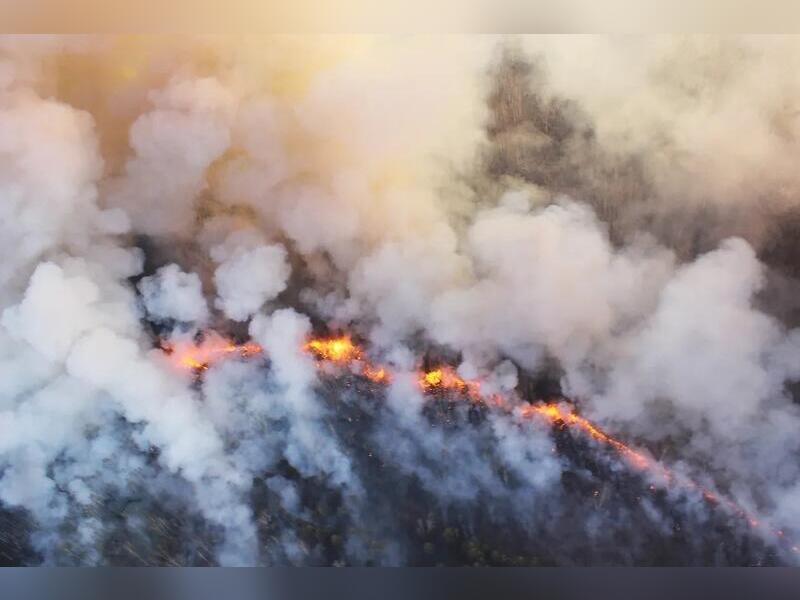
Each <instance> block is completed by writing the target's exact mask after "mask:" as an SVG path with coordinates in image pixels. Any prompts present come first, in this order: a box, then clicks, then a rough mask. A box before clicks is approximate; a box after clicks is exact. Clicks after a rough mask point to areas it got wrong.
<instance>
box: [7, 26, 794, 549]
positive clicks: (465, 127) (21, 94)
mask: <svg viewBox="0 0 800 600" xmlns="http://www.w3.org/2000/svg"><path fill="white" fill-rule="evenodd" d="M796 63H800V42H798V41H797V40H796V39H795V38H783V37H769V38H764V37H756V38H751V37H738V38H713V37H702V38H695V37H688V38H682V37H681V38H677V37H654V38H632V37H624V38H613V37H583V36H581V37H545V38H539V37H512V38H502V39H501V38H491V37H480V38H470V37H456V36H446V37H441V36H439V37H437V36H430V37H428V36H414V37H406V38H393V37H368V36H356V37H344V36H334V37H319V38H317V37H313V36H307V37H295V36H270V37H243V38H236V39H234V38H225V37H213V36H212V37H195V38H189V37H175V38H170V37H160V38H159V37H152V38H143V37H135V36H79V37H38V36H36V37H4V38H0V215H1V216H2V218H0V249H1V250H2V253H3V261H2V264H0V527H1V528H2V529H1V531H2V534H3V537H2V540H0V561H2V562H3V564H30V565H36V564H47V565H104V564H115V565H207V564H222V565H271V564H276V565H283V564H288V565H323V564H324V565H378V564H381V565H422V564H431V565H433V564H492V565H537V564H543V565H570V564H591V565H605V564H637V565H639V564H652V565H662V564H693V565H698V564H702V565H731V564H733V565H744V564H747V565H750V564H796V562H797V556H798V555H797V551H796V549H795V546H796V543H795V541H794V540H800V526H798V525H797V523H798V518H800V469H798V467H797V466H796V465H797V456H798V453H800V442H798V440H799V439H800V438H799V437H798V436H797V432H798V430H800V409H799V408H798V403H797V401H796V399H795V395H796V393H797V390H798V389H800V388H798V387H797V385H796V382H797V380H798V379H800V361H798V358H800V330H798V329H797V327H798V325H799V324H800V317H798V315H800V301H799V300H798V298H800V295H798V291H800V285H798V277H799V276H800V268H799V267H798V265H800V262H798V261H800V247H798V246H797V239H800V238H798V236H797V235H795V234H796V229H797V226H798V223H800V205H798V204H797V200H796V199H797V198H799V197H800V194H798V192H800V179H798V176H797V169H796V168H795V162H796V161H795V157H796V155H797V151H798V140H800V120H798V115H800V108H798V107H797V106H796V104H797V101H796V98H797V97H798V93H797V92H798V89H797V88H798V87H799V86H800V81H798V80H797V78H796V77H795V76H794V73H795V72H798V69H797V68H795V67H796V66H797V64H796Z"/></svg>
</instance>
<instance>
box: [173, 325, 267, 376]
mask: <svg viewBox="0 0 800 600" xmlns="http://www.w3.org/2000/svg"><path fill="white" fill-rule="evenodd" d="M161 349H162V350H163V351H164V353H165V354H167V355H168V356H169V360H170V363H172V364H173V365H174V366H175V367H176V368H179V369H191V370H193V371H196V372H200V371H206V370H207V369H208V368H209V366H210V365H211V364H213V363H215V362H217V361H219V360H220V359H222V358H225V357H227V356H232V355H237V354H238V355H239V356H241V357H243V358H248V357H250V356H254V355H256V354H259V353H261V352H262V350H263V349H262V348H261V346H259V345H258V344H256V343H254V342H247V343H245V344H234V343H233V342H231V341H229V340H226V339H225V338H223V337H222V336H219V335H216V334H212V335H207V336H206V337H205V338H204V339H203V341H202V342H200V343H195V342H192V341H189V340H181V341H175V342H161Z"/></svg>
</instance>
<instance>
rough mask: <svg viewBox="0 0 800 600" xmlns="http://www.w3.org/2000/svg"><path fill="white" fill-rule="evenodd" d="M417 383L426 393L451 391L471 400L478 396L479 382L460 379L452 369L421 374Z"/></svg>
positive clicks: (444, 368)
mask: <svg viewBox="0 0 800 600" xmlns="http://www.w3.org/2000/svg"><path fill="white" fill-rule="evenodd" d="M418 382H419V385H420V387H421V388H422V389H423V390H424V391H426V392H433V391H437V390H438V391H453V392H459V393H462V394H468V395H470V396H472V397H473V398H476V397H479V396H480V387H481V384H480V382H478V381H469V380H465V379H462V378H461V377H460V376H459V375H458V373H456V371H455V370H454V369H453V368H451V367H447V366H443V367H439V368H437V369H433V370H432V371H427V372H422V373H421V374H420V375H419V378H418Z"/></svg>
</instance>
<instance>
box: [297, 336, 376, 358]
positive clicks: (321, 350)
mask: <svg viewBox="0 0 800 600" xmlns="http://www.w3.org/2000/svg"><path fill="white" fill-rule="evenodd" d="M304 349H305V350H306V351H307V352H311V353H312V354H313V355H314V356H316V358H317V359H319V360H329V361H331V362H335V363H349V362H351V361H354V360H359V359H360V358H361V356H362V352H361V349H360V348H359V347H358V346H356V345H355V344H353V340H351V339H350V338H349V337H348V336H341V337H337V338H331V339H314V340H311V341H309V342H308V343H307V344H306V345H305V347H304Z"/></svg>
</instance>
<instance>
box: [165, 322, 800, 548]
mask: <svg viewBox="0 0 800 600" xmlns="http://www.w3.org/2000/svg"><path fill="white" fill-rule="evenodd" d="M161 348H162V350H164V352H165V353H166V354H168V355H169V356H170V360H171V361H172V362H173V364H175V365H176V366H178V367H181V368H184V369H192V370H194V371H196V372H202V371H205V370H207V369H208V368H209V365H210V364H212V363H214V362H215V361H217V360H220V359H222V358H225V357H227V356H231V355H236V354H238V355H239V356H241V357H244V358H247V357H250V356H253V355H256V354H259V353H261V352H263V348H261V346H259V345H258V344H255V343H253V342H248V343H246V344H234V343H232V342H230V341H228V340H225V339H224V338H222V337H221V336H219V335H217V334H211V335H207V336H206V338H205V339H204V340H203V341H202V342H201V343H200V344H194V343H192V342H176V343H162V344H161ZM303 349H304V350H305V351H306V352H308V353H310V354H312V355H313V356H314V357H315V358H316V359H317V360H318V361H319V362H320V364H325V363H333V364H335V365H338V366H346V367H350V368H351V369H352V370H353V371H354V372H356V373H357V374H359V375H361V376H362V377H365V378H366V379H368V380H370V381H372V382H374V383H379V384H387V383H389V382H390V381H391V380H392V376H391V373H390V371H389V370H388V369H387V368H386V367H383V366H379V365H374V364H372V363H370V362H369V361H368V360H367V359H366V357H365V353H364V351H363V350H362V349H361V348H360V347H359V346H357V345H356V344H354V343H353V341H352V339H351V338H350V337H349V336H340V337H335V338H329V339H312V340H310V341H308V342H307V343H306V344H305V345H304V346H303ZM417 382H418V384H419V386H420V388H421V389H422V390H423V392H425V393H436V392H441V391H452V392H457V393H460V394H464V395H467V396H468V397H470V398H471V399H472V400H474V401H481V402H485V403H486V404H487V405H488V404H491V405H493V406H495V407H496V408H498V409H500V410H504V411H508V412H510V411H511V410H512V409H513V404H512V403H511V402H510V401H509V400H508V399H507V398H505V397H503V396H500V395H497V394H494V395H492V396H490V397H486V396H485V395H483V394H482V393H481V385H480V382H479V381H477V380H468V379H464V378H462V377H460V376H459V375H458V374H457V373H456V371H455V370H454V369H453V368H452V367H449V366H446V365H445V366H440V367H437V368H435V369H432V370H429V371H420V372H419V374H418V376H417ZM519 414H520V415H521V416H522V417H523V418H528V419H530V418H537V417H538V418H541V419H544V420H545V421H546V422H547V423H549V424H551V425H552V426H555V427H562V428H564V427H566V428H569V429H571V430H573V431H578V432H580V433H582V434H584V435H586V436H588V437H589V438H591V439H593V440H595V441H596V442H598V443H600V444H603V445H606V446H608V447H610V448H612V449H614V450H615V451H616V452H617V454H619V455H620V456H621V457H623V458H624V459H626V460H627V462H628V463H629V464H630V465H631V466H632V467H634V468H636V469H638V470H640V471H647V472H648V473H649V474H650V475H655V476H659V477H660V478H661V479H662V480H663V481H664V483H665V484H666V485H672V486H679V487H682V488H684V489H686V490H690V491H694V492H698V493H699V494H701V495H702V497H703V498H705V499H706V501H708V502H710V503H712V504H714V505H720V506H723V507H725V508H726V509H727V510H728V511H729V512H730V513H731V514H734V515H736V516H738V517H740V518H743V519H745V520H746V521H747V522H748V523H749V524H750V526H751V527H753V528H754V529H758V530H760V531H762V532H765V533H771V534H772V535H774V536H776V537H778V538H783V537H784V532H783V531H782V530H771V529H769V528H768V527H766V526H765V525H764V524H763V523H761V522H760V521H759V520H758V519H756V518H755V517H753V516H752V515H751V514H750V513H749V512H748V511H746V510H745V509H744V508H742V507H741V506H739V505H738V504H737V503H736V502H735V501H733V500H731V499H729V498H724V497H720V496H719V495H717V494H715V493H714V492H712V491H710V490H708V489H706V488H705V487H703V486H701V485H699V484H697V483H695V482H694V481H692V480H690V479H687V478H686V477H681V476H677V475H676V474H675V473H673V472H672V471H671V470H670V469H669V468H667V467H665V466H664V465H662V464H661V463H659V462H657V461H655V460H654V459H652V458H650V457H648V456H647V455H646V454H644V453H642V452H640V451H638V450H635V449H633V448H632V447H630V446H628V445H627V444H625V443H624V442H621V441H620V440H618V439H616V438H614V437H612V436H611V435H609V434H607V433H605V432H604V431H602V430H601V429H600V428H599V427H597V426H596V425H595V424H594V423H592V422H591V421H589V420H588V419H586V418H585V417H582V416H580V415H579V414H577V413H576V412H575V410H574V408H573V407H570V406H568V405H567V404H566V403H564V402H560V403H559V402H548V403H540V404H530V405H525V406H524V407H522V408H521V410H520V412H519ZM649 489H650V490H651V491H653V492H654V491H656V487H655V486H654V485H650V486H649ZM791 550H792V551H793V552H795V553H800V547H798V546H791Z"/></svg>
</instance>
